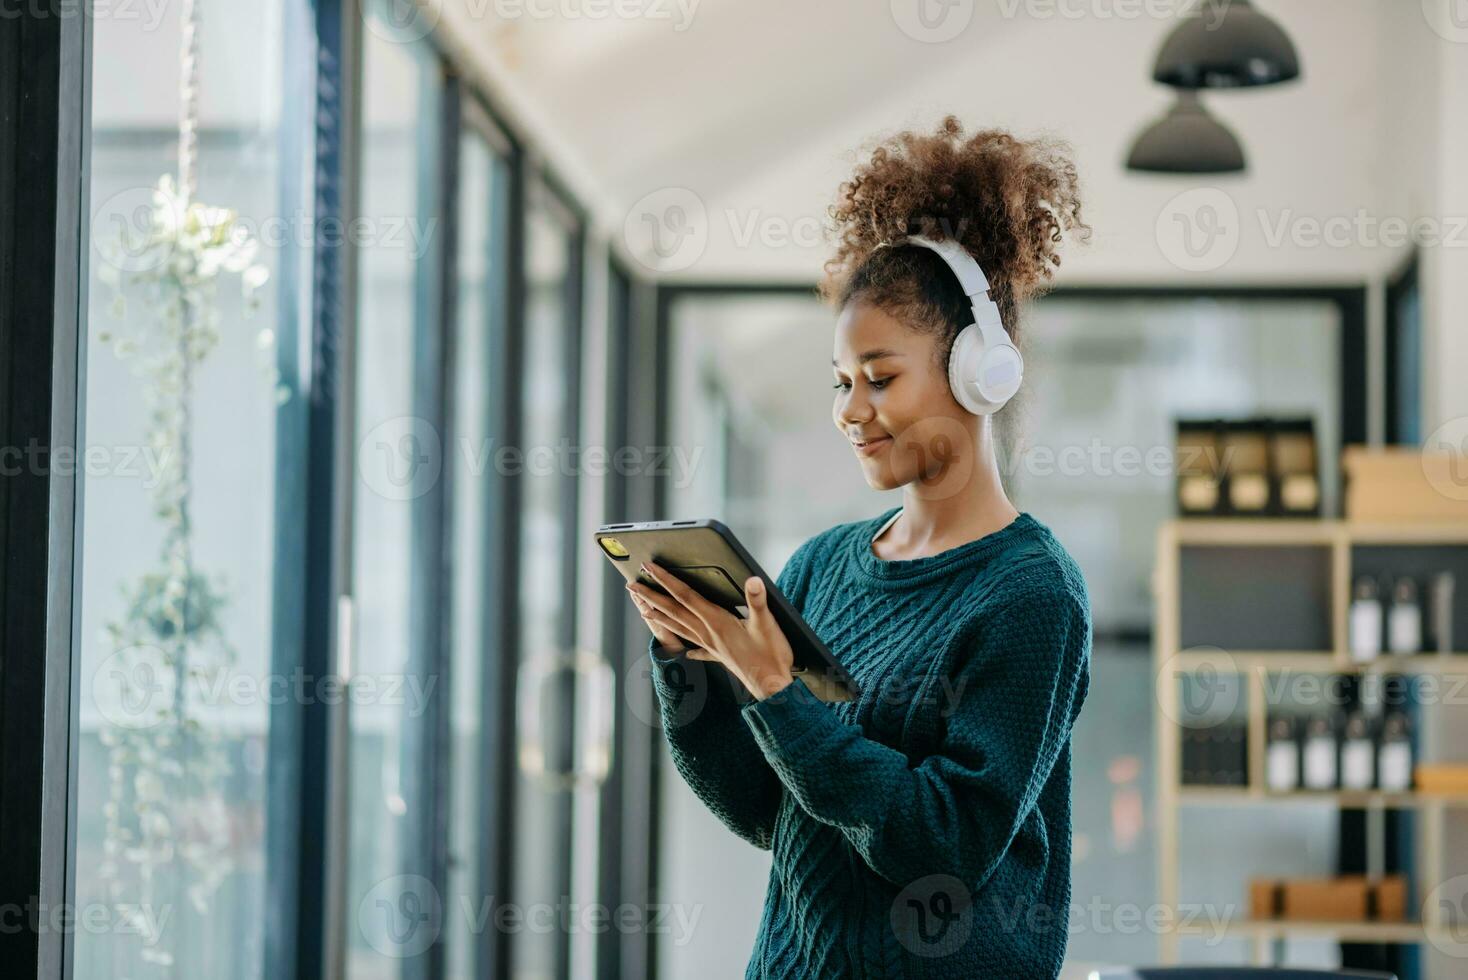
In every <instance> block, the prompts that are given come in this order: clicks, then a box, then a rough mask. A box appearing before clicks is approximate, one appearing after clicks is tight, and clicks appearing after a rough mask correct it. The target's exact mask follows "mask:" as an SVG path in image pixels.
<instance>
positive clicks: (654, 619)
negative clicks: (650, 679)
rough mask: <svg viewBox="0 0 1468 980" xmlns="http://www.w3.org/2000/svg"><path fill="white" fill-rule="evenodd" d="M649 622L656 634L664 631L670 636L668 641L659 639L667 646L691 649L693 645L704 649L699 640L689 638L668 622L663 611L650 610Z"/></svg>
mask: <svg viewBox="0 0 1468 980" xmlns="http://www.w3.org/2000/svg"><path fill="white" fill-rule="evenodd" d="M647 624H648V626H649V628H651V629H652V630H653V631H654V633H655V634H656V633H662V634H664V635H665V636H668V637H670V639H669V640H668V641H659V642H661V643H662V644H663V646H665V647H675V646H676V647H683V648H684V650H685V651H687V650H690V649H691V648H693V647H698V648H699V649H702V647H701V646H699V645H698V642H697V641H696V640H692V639H689V638H688V637H686V636H683V635H682V634H681V633H679V632H678V631H677V630H676V629H674V628H673V625H672V624H671V623H670V622H668V620H667V618H666V617H664V616H663V615H662V614H661V613H657V612H649V613H648V614H647Z"/></svg>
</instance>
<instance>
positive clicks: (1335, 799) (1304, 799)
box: [1178, 786, 1468, 810]
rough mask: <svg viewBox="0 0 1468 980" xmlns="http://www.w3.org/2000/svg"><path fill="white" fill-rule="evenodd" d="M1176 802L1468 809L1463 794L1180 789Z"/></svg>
mask: <svg viewBox="0 0 1468 980" xmlns="http://www.w3.org/2000/svg"><path fill="white" fill-rule="evenodd" d="M1178 802H1179V803H1181V804H1184V805H1188V806H1260V805H1266V806H1267V805H1273V804H1284V805H1286V806H1289V805H1291V804H1304V805H1307V806H1308V805H1316V806H1320V805H1331V806H1337V807H1340V808H1341V809H1343V810H1368V809H1381V810H1419V809H1428V808H1431V807H1439V806H1440V807H1453V808H1468V794H1465V793H1384V792H1380V791H1377V790H1349V789H1344V790H1298V791H1295V792H1291V793H1270V792H1267V791H1264V790H1256V789H1245V788H1243V787H1240V786H1183V787H1180V788H1179V789H1178Z"/></svg>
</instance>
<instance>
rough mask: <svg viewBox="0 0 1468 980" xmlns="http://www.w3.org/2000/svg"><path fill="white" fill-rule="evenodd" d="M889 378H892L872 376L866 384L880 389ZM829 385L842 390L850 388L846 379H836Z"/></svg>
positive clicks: (885, 384) (885, 385)
mask: <svg viewBox="0 0 1468 980" xmlns="http://www.w3.org/2000/svg"><path fill="white" fill-rule="evenodd" d="M891 380H892V379H891V378H873V379H871V380H870V381H868V382H867V384H869V385H871V386H872V387H873V388H876V389H877V390H878V391H880V390H881V389H883V388H885V387H887V384H888V382H890V381H891ZM831 387H832V388H840V389H843V390H844V389H846V388H850V387H851V384H850V382H847V381H838V382H836V383H835V384H833V385H832V386H831Z"/></svg>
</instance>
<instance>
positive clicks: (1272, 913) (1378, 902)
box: [1249, 874, 1407, 922]
mask: <svg viewBox="0 0 1468 980" xmlns="http://www.w3.org/2000/svg"><path fill="white" fill-rule="evenodd" d="M1249 915H1250V917H1251V918H1252V919H1254V920H1255V921H1269V920H1274V919H1284V920H1288V921H1295V922H1372V921H1374V922H1405V921H1406V918H1407V879H1406V878H1405V877H1404V876H1403V875H1399V874H1390V875H1383V876H1382V877H1380V878H1377V879H1375V880H1372V879H1369V878H1367V877H1366V876H1365V875H1339V876H1336V877H1333V878H1252V879H1250V881H1249Z"/></svg>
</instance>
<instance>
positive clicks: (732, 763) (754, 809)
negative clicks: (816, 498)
mask: <svg viewBox="0 0 1468 980" xmlns="http://www.w3.org/2000/svg"><path fill="white" fill-rule="evenodd" d="M808 545H809V542H806V544H803V545H801V547H799V548H797V549H796V551H795V554H794V555H792V556H791V557H790V559H789V560H788V561H787V562H786V563H785V566H784V568H782V569H781V570H780V574H779V575H778V576H777V577H776V580H775V584H776V585H777V586H778V587H779V589H780V591H781V592H782V593H784V595H785V597H786V598H787V599H789V600H790V602H791V604H793V605H794V606H795V607H796V609H801V608H802V607H803V605H804V591H805V589H804V585H805V580H806V578H807V574H808V572H807V569H806V561H807V556H808V554H809V548H808ZM659 650H660V648H659V647H658V644H657V640H656V639H655V638H650V639H649V642H648V656H649V657H651V658H652V663H653V666H652V678H653V689H654V690H655V691H656V692H657V699H658V704H659V711H660V714H661V717H662V723H663V732H664V734H665V735H666V737H667V740H668V749H669V751H670V753H671V754H672V756H673V765H674V766H675V767H677V769H678V772H679V773H681V774H682V776H683V780H684V782H686V783H687V784H688V786H689V788H690V789H692V790H693V792H694V794H695V795H697V796H698V798H699V799H701V800H702V801H703V802H704V804H705V805H706V806H707V807H708V808H709V809H710V810H711V811H712V812H713V814H714V816H716V817H718V818H719V820H720V821H722V822H723V823H724V825H725V826H727V827H728V828H729V829H730V830H732V831H734V833H736V834H738V835H739V836H740V837H742V838H744V839H745V840H747V841H749V842H750V843H751V844H753V845H754V846H755V847H758V848H760V849H762V850H769V849H770V847H771V846H772V843H773V839H774V833H775V817H776V815H777V814H778V813H779V809H780V800H781V797H782V795H783V794H784V788H783V787H782V786H781V784H780V779H779V777H777V776H776V775H775V770H774V769H772V768H771V767H770V763H769V762H768V761H767V760H766V758H765V755H764V753H763V752H762V751H761V750H760V747H759V746H758V745H757V744H756V743H755V740H754V736H753V735H752V734H751V733H750V730H749V727H748V726H747V725H746V724H745V723H744V720H743V718H742V717H741V716H740V709H741V707H742V706H743V705H744V704H746V703H750V702H752V700H753V699H752V698H751V697H750V696H749V695H748V694H747V693H746V692H745V691H744V689H743V688H742V687H741V686H740V685H739V684H738V682H737V681H735V680H733V679H732V677H730V675H729V674H728V672H727V671H726V670H725V669H724V668H723V667H722V666H720V665H718V664H714V663H709V662H707V661H702V660H690V659H688V658H687V657H686V656H683V655H682V654H677V655H674V656H666V655H663V654H661V653H659Z"/></svg>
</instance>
